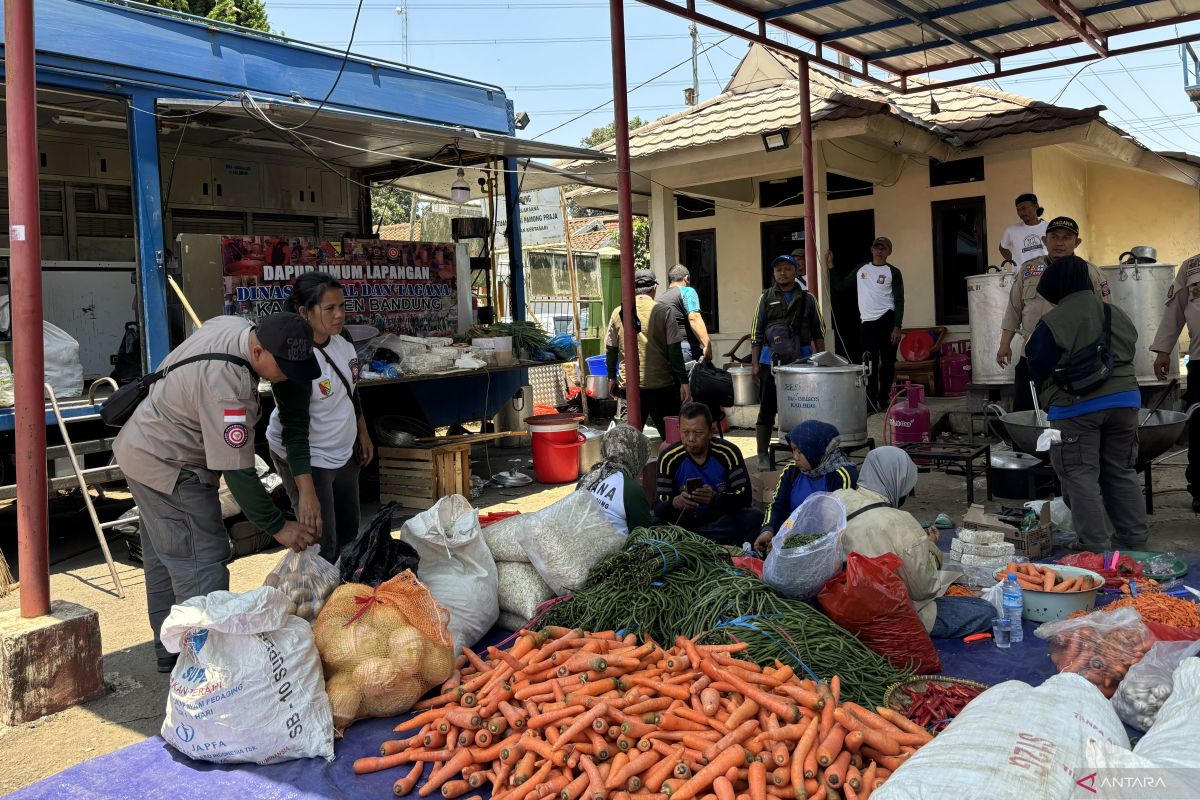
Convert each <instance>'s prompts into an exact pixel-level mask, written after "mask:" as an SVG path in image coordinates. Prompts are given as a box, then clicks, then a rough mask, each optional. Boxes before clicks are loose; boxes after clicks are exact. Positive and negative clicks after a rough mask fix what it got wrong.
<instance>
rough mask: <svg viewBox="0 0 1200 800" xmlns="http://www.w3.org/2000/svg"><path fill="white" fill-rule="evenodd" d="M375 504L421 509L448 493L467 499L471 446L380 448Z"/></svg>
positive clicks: (466, 444) (468, 443) (446, 445)
mask: <svg viewBox="0 0 1200 800" xmlns="http://www.w3.org/2000/svg"><path fill="white" fill-rule="evenodd" d="M378 453H379V502H381V503H388V502H391V501H393V500H395V501H396V502H397V503H399V504H400V505H402V506H404V507H406V508H416V509H420V510H422V511H423V510H425V509H427V508H431V507H432V506H433V504H434V503H436V502H437V501H438V500H440V499H441V498H443V497H449V496H450V495H452V494H461V495H462V496H463V497H470V496H471V443H470V442H463V443H459V444H444V445H439V446H437V447H428V448H425V447H380V448H379V449H378Z"/></svg>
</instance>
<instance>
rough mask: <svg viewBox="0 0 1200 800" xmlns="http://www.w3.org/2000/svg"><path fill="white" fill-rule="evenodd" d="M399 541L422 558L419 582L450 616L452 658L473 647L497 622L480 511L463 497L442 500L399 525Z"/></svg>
mask: <svg viewBox="0 0 1200 800" xmlns="http://www.w3.org/2000/svg"><path fill="white" fill-rule="evenodd" d="M400 539H401V541H404V542H407V543H408V544H409V545H411V546H412V548H413V549H414V550H416V551H417V554H418V555H420V556H421V566H420V567H418V568H417V571H418V573H419V575H418V577H420V579H421V583H423V584H425V585H426V586H427V587H428V588H429V591H430V592H431V593H432V594H433V596H434V598H435V599H436V600H437V601H438V603H440V604H441V605H442V606H443V607H444V608H445V609H446V610H447V611H449V612H450V633H451V634H452V635H453V636H454V654H455V655H456V656H457V655H458V654H459V653H461V652H462V649H463V648H464V647H472V646H474V644H475V643H476V642H478V641H479V640H480V638H482V637H483V635H484V634H485V633H487V632H488V631H489V630H491V629H492V626H493V625H495V624H496V619H497V618H498V617H499V616H500V603H499V600H498V599H497V597H496V586H497V578H496V561H495V559H493V558H492V552H491V551H490V550H488V547H487V544H486V543H485V542H484V541H483V532H482V531H481V530H480V528H479V511H478V510H476V509H475V508H472V507H471V503H470V501H468V500H467V499H466V498H465V497H463V496H462V495H458V494H455V495H451V496H449V497H443V498H442V499H441V500H438V501H437V503H436V504H435V505H434V506H433V508H430V509H429V510H427V511H422V512H421V513H420V514H417V515H416V516H415V517H413V518H412V519H410V520H408V521H407V522H405V523H404V527H403V528H401V529H400Z"/></svg>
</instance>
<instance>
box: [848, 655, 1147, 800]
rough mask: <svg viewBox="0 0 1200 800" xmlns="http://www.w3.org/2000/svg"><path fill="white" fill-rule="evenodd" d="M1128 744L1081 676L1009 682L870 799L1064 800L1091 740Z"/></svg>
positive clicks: (977, 702)
mask: <svg viewBox="0 0 1200 800" xmlns="http://www.w3.org/2000/svg"><path fill="white" fill-rule="evenodd" d="M1089 739H1095V740H1097V741H1103V742H1107V743H1109V744H1111V745H1113V746H1115V747H1120V748H1124V749H1128V748H1129V737H1127V736H1126V735H1125V728H1124V726H1123V725H1121V720H1120V719H1118V718H1117V714H1116V712H1115V711H1113V709H1112V706H1111V705H1110V704H1109V702H1108V701H1107V700H1106V699H1105V698H1104V696H1103V695H1102V694H1100V691H1099V690H1098V689H1097V688H1096V687H1095V686H1093V685H1092V684H1090V683H1088V682H1087V681H1086V680H1085V679H1084V678H1083V677H1082V676H1080V675H1074V674H1062V675H1055V676H1053V677H1051V678H1050V679H1049V680H1047V681H1046V682H1045V683H1043V684H1042V685H1041V686H1036V687H1034V686H1030V685H1029V684H1027V683H1022V682H1021V681H1006V682H1004V683H1001V684H998V685H996V686H993V687H992V688H990V689H988V690H987V691H986V692H984V693H983V694H981V695H979V696H978V697H976V698H975V699H974V700H972V701H971V702H970V703H969V704H968V705H967V707H966V708H964V709H963V710H962V712H961V713H960V714H959V715H958V716H957V717H955V719H954V721H953V722H951V723H950V725H949V727H947V728H946V730H944V731H942V732H941V733H939V734H938V735H937V737H936V738H934V740H933V741H932V742H930V743H929V744H927V745H925V746H923V747H922V748H921V749H919V750H917V752H916V753H914V754H913V755H912V756H911V757H910V758H909V759H908V760H907V761H905V762H904V764H903V765H902V766H901V767H900V769H898V770H896V772H895V773H894V774H893V775H892V776H891V777H889V778H888V779H887V783H885V784H884V785H883V786H882V787H881V788H880V789H879V790H878V791H876V792H872V794H871V799H872V800H950V799H951V798H953V800H968V798H987V800H1066V799H1067V798H1071V797H1084V796H1090V795H1084V794H1072V792H1073V791H1075V790H1076V785H1075V782H1076V781H1077V780H1081V779H1083V778H1084V777H1085V776H1086V775H1087V774H1088V772H1090V771H1091V770H1087V769H1085V767H1084V765H1085V764H1086V761H1087V746H1088V740H1089Z"/></svg>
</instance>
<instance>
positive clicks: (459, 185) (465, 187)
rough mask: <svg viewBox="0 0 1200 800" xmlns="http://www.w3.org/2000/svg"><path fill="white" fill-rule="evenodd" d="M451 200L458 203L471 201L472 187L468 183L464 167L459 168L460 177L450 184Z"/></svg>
mask: <svg viewBox="0 0 1200 800" xmlns="http://www.w3.org/2000/svg"><path fill="white" fill-rule="evenodd" d="M450 199H451V200H453V201H454V202H456V203H466V202H468V201H470V199H471V185H470V184H469V183H467V179H466V176H465V175H464V174H463V171H462V167H459V168H458V177H457V178H455V179H454V183H452V184H450Z"/></svg>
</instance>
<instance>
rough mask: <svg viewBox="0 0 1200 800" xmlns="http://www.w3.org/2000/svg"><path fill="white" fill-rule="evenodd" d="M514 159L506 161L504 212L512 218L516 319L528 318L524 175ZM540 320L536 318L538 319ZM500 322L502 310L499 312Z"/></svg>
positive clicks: (511, 273) (510, 267)
mask: <svg viewBox="0 0 1200 800" xmlns="http://www.w3.org/2000/svg"><path fill="white" fill-rule="evenodd" d="M518 170H520V165H519V164H518V163H517V159H516V158H514V157H511V156H510V157H508V158H505V159H504V213H505V214H507V215H508V216H507V219H508V231H507V237H508V281H509V286H508V296H509V309H510V310H511V311H512V318H513V319H514V320H523V319H525V256H524V253H522V252H521V175H523V174H524V171H523V170H521V171H520V172H518ZM534 319H536V317H534ZM496 320H497V321H499V320H500V310H499V309H496Z"/></svg>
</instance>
